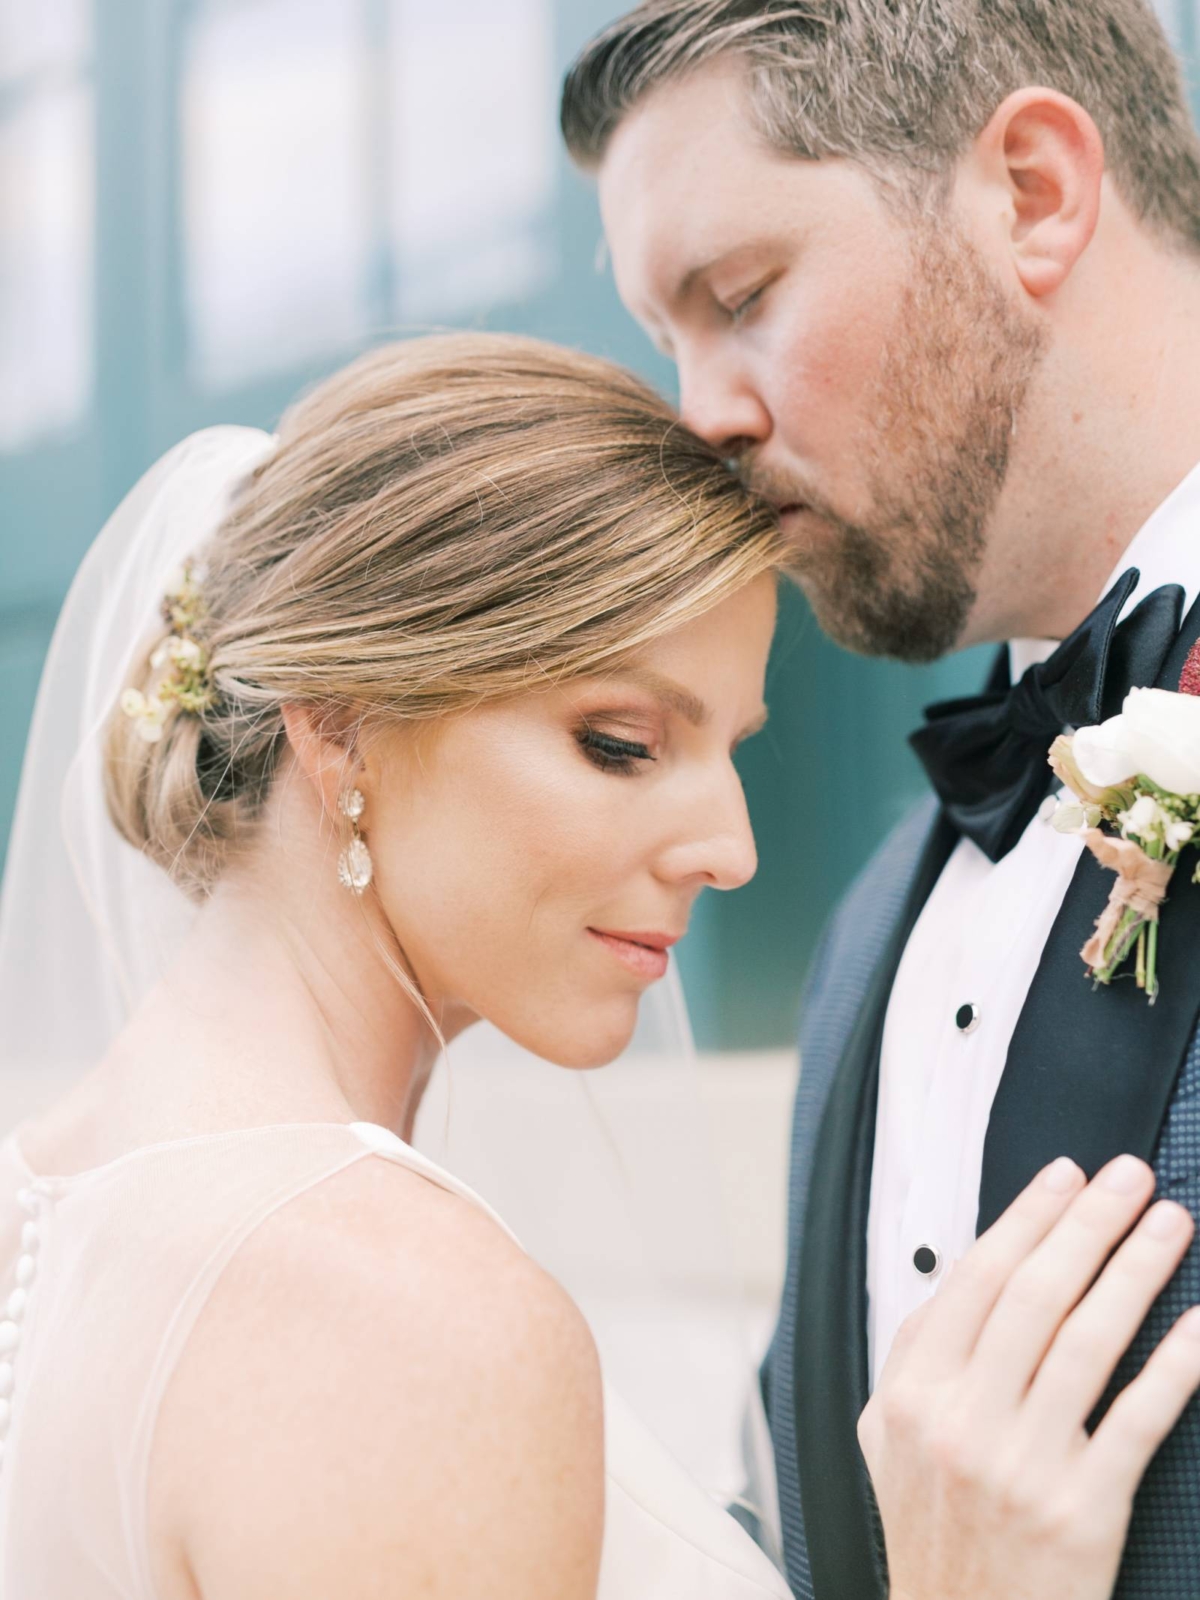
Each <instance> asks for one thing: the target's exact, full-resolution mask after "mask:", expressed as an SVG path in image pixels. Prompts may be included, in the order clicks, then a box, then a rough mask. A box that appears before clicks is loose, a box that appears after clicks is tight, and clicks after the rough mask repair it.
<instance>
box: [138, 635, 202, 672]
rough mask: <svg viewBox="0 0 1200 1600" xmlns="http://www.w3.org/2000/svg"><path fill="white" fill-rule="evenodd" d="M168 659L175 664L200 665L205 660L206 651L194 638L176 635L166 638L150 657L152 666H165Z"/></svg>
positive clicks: (184, 665)
mask: <svg viewBox="0 0 1200 1600" xmlns="http://www.w3.org/2000/svg"><path fill="white" fill-rule="evenodd" d="M168 661H170V662H173V663H174V665H175V666H183V667H199V666H200V665H201V664H202V663H203V661H204V652H203V650H201V648H200V646H199V645H198V644H197V643H196V641H195V640H194V639H181V638H180V637H179V636H178V635H174V636H172V637H171V638H170V639H164V640H163V642H162V644H160V645H159V647H158V649H157V650H156V651H155V652H154V654H153V655H152V656H151V657H150V665H151V666H152V667H165V666H166V665H167V663H168Z"/></svg>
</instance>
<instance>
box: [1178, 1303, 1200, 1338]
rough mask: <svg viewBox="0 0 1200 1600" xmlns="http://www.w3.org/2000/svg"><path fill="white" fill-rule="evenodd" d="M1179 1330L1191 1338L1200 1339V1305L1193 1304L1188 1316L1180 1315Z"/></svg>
mask: <svg viewBox="0 0 1200 1600" xmlns="http://www.w3.org/2000/svg"><path fill="white" fill-rule="evenodd" d="M1179 1331H1180V1333H1185V1334H1186V1335H1187V1336H1188V1338H1189V1339H1200V1306H1193V1307H1192V1309H1191V1310H1190V1311H1189V1312H1188V1313H1187V1315H1186V1316H1183V1317H1180V1319H1179Z"/></svg>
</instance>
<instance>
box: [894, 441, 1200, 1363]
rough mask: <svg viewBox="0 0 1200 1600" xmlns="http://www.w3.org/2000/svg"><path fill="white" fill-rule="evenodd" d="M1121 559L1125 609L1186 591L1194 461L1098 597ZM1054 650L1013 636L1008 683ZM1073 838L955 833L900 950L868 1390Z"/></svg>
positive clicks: (971, 1154) (1196, 576) (990, 1096)
mask: <svg viewBox="0 0 1200 1600" xmlns="http://www.w3.org/2000/svg"><path fill="white" fill-rule="evenodd" d="M1130 567H1137V568H1138V569H1139V570H1140V572H1141V580H1140V582H1139V584H1138V587H1137V590H1136V591H1135V593H1134V594H1133V595H1132V596H1131V598H1130V600H1129V602H1128V604H1127V606H1126V612H1128V611H1129V610H1131V609H1132V608H1133V607H1134V606H1135V605H1136V604H1137V603H1138V601H1140V600H1141V599H1143V598H1144V597H1145V596H1146V595H1147V594H1149V593H1150V592H1151V591H1152V590H1154V589H1157V588H1159V587H1161V586H1162V585H1163V584H1166V583H1177V584H1179V585H1180V586H1181V587H1182V588H1183V590H1184V596H1185V607H1190V606H1191V604H1192V602H1193V601H1194V600H1195V599H1196V597H1197V594H1200V467H1197V468H1196V469H1195V470H1194V471H1193V472H1192V473H1191V474H1190V475H1189V476H1188V477H1187V478H1186V479H1185V480H1184V481H1183V483H1181V484H1180V485H1179V487H1178V488H1177V489H1176V490H1174V492H1173V493H1172V494H1171V495H1170V496H1169V497H1168V499H1167V500H1165V501H1164V502H1163V504H1162V505H1161V506H1160V507H1159V508H1158V510H1157V511H1155V513H1154V514H1153V516H1151V518H1150V519H1149V521H1148V522H1147V523H1146V524H1145V526H1144V527H1143V528H1142V529H1141V531H1140V532H1139V533H1138V534H1137V535H1136V537H1135V538H1134V540H1133V542H1132V544H1130V546H1129V548H1128V550H1127V551H1126V552H1125V554H1124V556H1123V557H1122V558H1121V561H1120V563H1119V565H1118V567H1117V568H1116V570H1115V571H1114V572H1113V574H1112V578H1111V579H1110V580H1109V582H1108V583H1107V584H1105V592H1107V590H1108V589H1109V588H1111V587H1112V583H1113V582H1115V580H1116V579H1117V578H1118V577H1119V576H1120V575H1121V574H1122V573H1123V572H1126V571H1127V570H1128V569H1129V568H1130ZM1099 598H1101V596H1097V599H1099ZM1054 648H1055V645H1054V644H1053V643H1047V642H1046V641H1044V640H1017V641H1015V642H1014V643H1013V644H1011V645H1010V647H1009V649H1010V653H1011V658H1012V675H1013V681H1014V682H1015V681H1016V680H1017V679H1018V678H1019V677H1020V676H1021V674H1022V673H1023V672H1024V671H1025V670H1026V669H1027V668H1028V667H1029V666H1031V665H1032V664H1033V663H1034V662H1035V661H1038V660H1044V659H1045V658H1046V657H1047V656H1048V655H1049V654H1051V652H1052V651H1053V650H1054ZM1082 848H1083V846H1082V844H1081V842H1080V841H1079V840H1078V839H1076V838H1073V837H1068V836H1064V835H1062V834H1059V833H1056V832H1055V831H1054V829H1053V828H1052V827H1051V825H1050V822H1049V820H1048V818H1047V817H1046V816H1045V815H1044V814H1043V815H1039V816H1038V817H1035V818H1034V820H1033V821H1032V822H1031V823H1030V824H1029V827H1028V828H1027V829H1026V831H1025V833H1024V835H1023V836H1022V838H1021V840H1020V842H1019V843H1018V844H1017V845H1016V847H1015V848H1014V849H1013V850H1012V851H1010V852H1009V854H1008V855H1007V856H1005V858H1004V860H1003V861H1000V862H998V863H996V864H995V865H993V864H992V863H991V862H990V861H989V860H988V859H987V857H986V856H985V855H984V854H983V852H982V851H981V850H980V849H979V848H978V847H977V846H976V845H974V844H972V843H971V842H970V841H969V840H963V841H962V842H960V844H959V845H958V848H957V849H956V850H955V852H954V854H953V855H952V856H951V858H950V861H949V862H948V863H947V866H946V869H945V871H944V872H943V873H942V875H941V877H940V878H939V880H938V882H937V885H936V887H935V889H934V891H933V893H932V895H931V896H930V898H929V900H928V902H927V903H926V906H925V909H924V911H923V912H922V914H921V916H920V918H919V920H918V922H917V924H916V927H915V928H914V929H913V933H912V936H911V938H910V939H909V941H908V944H907V946H906V947H905V951H904V955H903V958H902V960H901V962H900V968H899V971H898V972H897V975H896V982H895V985H894V987H893V989H892V995H891V999H890V1001H889V1004H888V1011H887V1017H886V1020H885V1023H884V1034H883V1051H882V1058H881V1062H880V1077H879V1100H878V1119H877V1123H876V1134H875V1160H874V1166H873V1169H872V1174H871V1202H870V1216H869V1221H868V1225H867V1341H868V1351H869V1362H870V1376H871V1387H872V1388H874V1386H875V1384H876V1383H877V1382H878V1380H879V1375H880V1373H881V1371H882V1369H883V1364H884V1362H885V1360H886V1359H887V1354H888V1351H889V1350H890V1349H891V1345H892V1340H893V1339H894V1338H895V1335H896V1331H897V1329H898V1328H899V1326H900V1324H901V1323H902V1322H903V1321H904V1319H905V1318H906V1317H907V1316H908V1315H909V1313H910V1312H912V1311H915V1310H916V1309H917V1307H918V1306H919V1305H921V1304H922V1303H923V1301H925V1300H926V1299H928V1297H929V1296H930V1295H932V1294H933V1293H935V1292H936V1290H937V1286H938V1284H939V1283H940V1282H941V1281H942V1280H943V1279H944V1277H945V1275H946V1271H947V1269H948V1268H949V1267H950V1265H951V1264H952V1263H953V1262H955V1261H957V1260H959V1259H960V1258H961V1257H962V1256H963V1255H964V1254H965V1253H966V1251H967V1250H968V1249H969V1248H970V1246H971V1244H972V1242H973V1241H974V1238H975V1226H976V1221H977V1218H978V1212H979V1184H980V1176H981V1172H982V1167H983V1145H984V1138H985V1136H986V1134H987V1127H988V1119H989V1117H990V1115H991V1109H992V1101H993V1100H994V1098H995V1095H996V1090H997V1089H998V1088H999V1085H1000V1079H1001V1076H1002V1074H1003V1072H1004V1064H1005V1060H1006V1058H1007V1055H1008V1047H1009V1043H1010V1041H1011V1039H1012V1036H1013V1031H1014V1029H1015V1028H1016V1025H1017V1021H1018V1018H1019V1017H1020V1014H1021V1011H1022V1008H1023V1007H1024V1004H1025V999H1026V995H1027V994H1028V992H1029V987H1030V985H1031V983H1032V982H1033V977H1034V974H1035V973H1036V971H1037V968H1038V964H1039V962H1040V960H1041V954H1042V949H1043V947H1044V945H1045V943H1046V940H1047V938H1048V937H1049V934H1050V930H1051V928H1052V927H1053V925H1054V921H1055V919H1056V917H1057V916H1058V912H1059V909H1060V908H1061V906H1062V902H1063V898H1064V896H1065V895H1066V892H1067V888H1068V886H1069V884H1070V882H1071V879H1072V877H1073V876H1074V873H1075V868H1076V866H1077V864H1078V861H1079V854H1080V851H1081V849H1082ZM969 1006H973V1007H974V1008H975V1011H974V1025H973V1026H972V1027H971V1028H970V1030H969V1031H964V1029H963V1027H962V1026H961V1025H960V1024H961V1023H962V1022H964V1021H965V1020H966V1012H965V1011H964V1010H963V1008H964V1007H969ZM914 1258H916V1259H915V1260H914ZM916 1261H919V1262H920V1265H921V1267H924V1268H926V1269H928V1268H929V1267H930V1266H931V1265H934V1270H933V1271H932V1272H930V1271H928V1270H926V1271H921V1270H919V1269H918V1266H917V1265H916Z"/></svg>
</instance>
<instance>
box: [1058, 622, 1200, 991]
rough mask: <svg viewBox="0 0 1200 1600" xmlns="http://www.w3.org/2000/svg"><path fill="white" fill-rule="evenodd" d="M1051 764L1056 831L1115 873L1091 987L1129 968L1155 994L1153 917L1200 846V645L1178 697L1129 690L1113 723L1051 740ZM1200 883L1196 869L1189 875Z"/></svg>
mask: <svg viewBox="0 0 1200 1600" xmlns="http://www.w3.org/2000/svg"><path fill="white" fill-rule="evenodd" d="M1050 765H1051V766H1052V767H1053V768H1054V771H1055V773H1056V774H1057V775H1058V777H1059V778H1060V779H1061V780H1062V782H1063V783H1064V784H1065V785H1066V787H1067V789H1068V790H1069V791H1070V795H1069V796H1062V797H1060V799H1059V804H1058V809H1057V811H1056V813H1055V815H1054V819H1053V821H1054V826H1055V827H1056V828H1058V829H1059V831H1060V832H1062V833H1082V835H1083V840H1084V843H1085V844H1086V845H1087V847H1088V849H1089V850H1090V851H1091V852H1092V854H1093V855H1094V856H1095V857H1096V859H1097V860H1098V861H1099V862H1100V863H1101V864H1102V865H1103V866H1105V867H1108V868H1111V869H1112V871H1114V872H1115V873H1116V874H1117V881H1116V883H1115V884H1114V885H1113V889H1112V893H1111V894H1110V896H1109V900H1108V904H1107V906H1106V907H1105V908H1104V911H1103V912H1102V913H1101V915H1100V917H1099V919H1098V920H1097V923H1096V931H1095V933H1094V934H1093V935H1092V937H1091V938H1090V939H1089V940H1088V942H1087V944H1086V945H1084V947H1083V950H1082V951H1081V952H1080V953H1081V954H1082V956H1083V959H1084V961H1085V962H1086V964H1087V966H1088V968H1089V970H1090V972H1091V975H1092V976H1093V977H1094V978H1095V980H1096V982H1097V983H1104V984H1108V983H1111V982H1112V980H1113V978H1115V977H1116V976H1117V974H1118V973H1119V972H1120V971H1121V969H1122V967H1124V966H1125V964H1126V962H1130V961H1131V962H1132V963H1133V970H1134V973H1135V975H1136V978H1137V985H1138V988H1139V989H1144V990H1145V992H1146V995H1147V997H1148V998H1149V1000H1150V1003H1151V1005H1153V1003H1154V1001H1155V999H1156V997H1157V995H1158V914H1159V908H1160V907H1161V905H1162V903H1163V901H1164V900H1165V899H1166V895H1167V890H1168V888H1169V887H1170V884H1171V879H1172V877H1173V876H1174V873H1175V868H1176V866H1177V865H1178V863H1179V858H1180V856H1181V855H1182V854H1183V852H1184V851H1185V850H1186V849H1187V848H1188V846H1189V845H1191V844H1192V842H1193V839H1195V840H1196V842H1198V843H1200V645H1198V646H1197V647H1195V648H1194V649H1193V650H1192V653H1191V655H1189V657H1188V661H1187V666H1186V667H1185V668H1184V671H1183V677H1182V678H1181V680H1180V685H1179V691H1178V693H1175V692H1172V691H1171V690H1169V689H1132V690H1131V691H1130V693H1129V695H1128V697H1127V699H1126V701H1125V704H1124V706H1123V707H1122V709H1121V714H1120V715H1119V716H1116V717H1113V718H1111V719H1110V720H1109V721H1108V722H1103V723H1101V724H1099V726H1097V727H1092V728H1079V729H1077V730H1076V731H1075V732H1074V733H1073V734H1064V735H1063V736H1062V737H1061V738H1059V739H1056V740H1055V742H1054V745H1053V747H1052V748H1051V751H1050ZM1191 881H1192V882H1193V883H1197V884H1200V866H1198V867H1197V868H1196V870H1195V872H1194V873H1193V875H1192V880H1191Z"/></svg>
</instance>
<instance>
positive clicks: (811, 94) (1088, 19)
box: [561, 0, 1200, 249]
mask: <svg viewBox="0 0 1200 1600" xmlns="http://www.w3.org/2000/svg"><path fill="white" fill-rule="evenodd" d="M721 56H728V57H730V58H731V59H734V60H737V61H740V62H741V63H742V64H743V65H744V66H745V69H746V73H747V88H748V95H747V103H748V107H749V111H750V115H751V117H752V119H753V121H754V123H755V125H756V127H757V129H758V130H759V131H760V132H761V133H762V135H763V136H764V137H765V138H766V139H767V141H768V142H769V143H770V144H771V145H772V146H773V147H774V148H776V149H778V150H780V151H782V152H784V153H785V154H787V155H792V156H795V157H797V158H799V159H801V160H808V161H815V160H821V159H824V158H838V157H842V158H845V159H848V160H850V161H856V162H858V163H859V165H860V166H862V167H864V168H865V169H866V170H868V171H870V172H871V173H872V174H873V175H874V176H875V177H876V178H877V179H878V180H879V181H880V183H881V185H882V187H883V189H884V192H885V194H893V195H896V196H898V197H899V198H901V199H908V200H921V199H922V198H923V197H924V196H925V195H926V194H928V193H929V192H933V193H934V194H935V195H936V194H937V193H938V192H939V191H944V189H945V186H946V180H947V176H948V174H949V172H950V169H951V168H952V166H953V164H954V163H955V162H956V161H957V160H958V158H959V157H960V156H961V155H963V154H964V152H965V151H966V150H967V149H968V148H969V147H970V145H971V142H972V141H973V140H974V139H975V137H976V135H977V134H978V133H979V132H980V131H981V130H982V129H983V128H984V127H985V126H986V124H987V122H988V121H989V119H990V118H991V116H992V113H993V112H994V111H995V110H996V108H997V107H998V106H999V105H1000V104H1001V102H1002V101H1003V100H1005V99H1006V98H1007V96H1008V95H1010V94H1011V93H1013V91H1014V90H1017V89H1023V88H1028V87H1029V86H1031V85H1043V86H1045V87H1047V88H1051V89H1058V90H1059V91H1061V92H1062V93H1063V94H1066V95H1069V96H1070V97H1071V98H1072V99H1073V100H1075V101H1077V102H1078V103H1079V104H1080V105H1081V106H1083V107H1084V109H1085V110H1086V111H1088V112H1089V113H1090V114H1091V116H1092V117H1093V118H1094V120H1095V122H1096V124H1097V126H1098V127H1099V129H1100V132H1101V134H1102V136H1103V138H1104V144H1105V149H1106V152H1107V157H1108V165H1109V168H1110V170H1111V172H1112V175H1113V179H1114V181H1115V183H1116V185H1117V188H1118V189H1119V190H1120V191H1121V194H1122V195H1123V197H1124V199H1125V200H1126V202H1127V203H1128V204H1129V206H1130V207H1131V208H1132V209H1133V210H1134V211H1135V212H1136V214H1137V215H1138V216H1139V217H1141V218H1142V220H1143V221H1144V222H1145V223H1146V224H1147V226H1148V227H1149V228H1151V229H1152V230H1154V231H1156V232H1158V233H1159V234H1160V235H1163V236H1165V237H1167V238H1169V239H1171V240H1173V241H1175V242H1177V243H1180V244H1183V245H1185V246H1186V247H1189V248H1191V249H1200V145H1198V144H1197V139H1196V132H1195V129H1194V127H1193V124H1192V119H1191V114H1190V112H1189V110H1188V103H1187V95H1186V91H1185V88H1184V83H1183V78H1182V74H1181V72H1180V69H1179V63H1178V61H1177V60H1176V58H1175V56H1174V54H1173V53H1172V51H1171V47H1170V45H1169V44H1168V42H1167V38H1166V35H1165V34H1164V33H1163V29H1162V24H1161V23H1160V21H1159V20H1158V18H1157V17H1156V16H1155V14H1154V11H1153V9H1152V8H1151V6H1150V5H1149V4H1147V3H1146V0H800V3H799V4H797V3H796V0H646V3H645V4H642V5H639V6H636V7H634V9H633V10H632V11H630V12H629V13H628V14H627V15H626V16H623V17H621V18H620V19H619V20H618V21H616V22H614V23H612V24H611V25H610V26H609V27H607V28H605V29H604V31H603V32H602V33H600V34H598V35H597V36H596V38H594V39H593V40H592V41H591V43H590V44H588V45H587V46H586V47H585V49H584V50H583V51H582V52H581V53H580V55H579V57H578V59H577V60H576V61H575V64H574V65H573V66H572V68H571V70H570V72H569V73H568V74H567V79H566V83H565V86H564V89H563V96H562V108H561V122H562V129H563V134H564V136H565V138H566V141H567V146H568V148H569V149H570V151H571V154H572V155H573V156H574V158H575V160H576V161H578V162H579V163H580V164H581V165H583V166H585V167H594V166H596V165H597V164H598V163H599V162H600V161H602V160H603V158H604V153H605V150H606V149H607V146H608V141H609V140H610V139H611V137H612V135H613V133H614V132H615V130H616V128H617V127H618V126H619V124H620V123H621V121H622V120H623V119H624V117H625V116H626V115H627V114H628V112H629V111H631V110H632V109H633V107H634V106H636V105H637V104H639V103H640V102H641V100H642V99H643V98H644V96H646V95H647V94H649V93H650V92H651V91H652V90H653V89H654V88H655V87H656V86H657V85H659V84H663V83H669V82H674V81H676V80H678V79H680V78H682V77H685V76H686V75H687V74H689V73H691V72H694V71H695V70H696V69H697V68H698V67H702V66H704V65H705V64H706V63H707V62H709V61H713V60H715V59H716V58H717V57H721Z"/></svg>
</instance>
